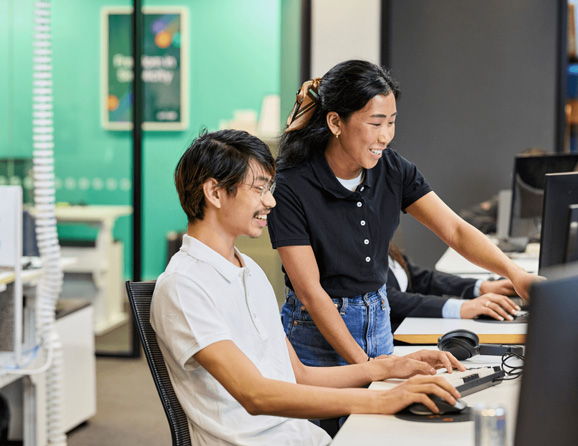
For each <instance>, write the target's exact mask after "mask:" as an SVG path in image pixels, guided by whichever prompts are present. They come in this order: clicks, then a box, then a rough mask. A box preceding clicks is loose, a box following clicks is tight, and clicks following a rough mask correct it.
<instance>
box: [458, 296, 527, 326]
mask: <svg viewBox="0 0 578 446" xmlns="http://www.w3.org/2000/svg"><path fill="white" fill-rule="evenodd" d="M519 309H520V307H518V306H517V305H516V304H515V303H514V302H513V301H512V300H511V299H510V298H508V297H506V296H502V295H500V294H494V293H486V294H483V295H482V296H480V297H476V298H475V299H471V300H466V301H465V302H464V303H463V304H462V308H461V310H460V317H461V318H462V319H473V318H475V317H476V316H479V315H481V314H486V315H488V316H491V317H493V318H494V319H498V320H501V321H503V320H504V319H507V320H509V321H511V320H512V319H513V318H512V314H513V315H515V314H516V311H517V310H519Z"/></svg>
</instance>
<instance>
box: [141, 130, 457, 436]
mask: <svg viewBox="0 0 578 446" xmlns="http://www.w3.org/2000/svg"><path fill="white" fill-rule="evenodd" d="M274 176H275V162H274V159H273V156H272V155H271V152H270V151H269V149H268V147H267V146H266V145H265V144H264V143H263V142H262V141H260V140H259V139H257V138H256V137H254V136H251V135H249V134H248V133H246V132H242V131H236V130H222V131H218V132H214V133H204V134H201V135H200V136H199V137H198V138H197V139H196V140H195V141H194V142H193V143H192V144H191V146H190V147H189V148H188V149H187V150H186V152H185V153H184V155H183V156H182V157H181V159H180V161H179V162H178V164H177V167H176V169H175V184H176V188H177V191H178V194H179V199H180V202H181V206H182V208H183V210H184V211H185V213H186V215H187V218H188V227H187V233H186V234H185V235H184V236H183V244H182V247H181V249H180V251H179V252H177V253H176V254H175V255H174V256H173V257H172V259H171V260H170V262H169V264H168V266H167V268H166V270H165V272H164V273H163V274H161V276H160V277H159V278H158V280H157V282H156V286H155V290H154V294H153V299H152V303H151V324H152V326H153V328H154V330H155V332H156V335H157V339H158V343H159V347H160V349H161V351H162V353H163V357H164V360H165V363H166V365H167V368H168V370H169V375H170V379H171V382H172V385H173V387H174V389H175V393H176V396H177V398H178V399H179V402H180V404H181V406H182V407H183V410H184V411H185V413H186V415H187V418H188V421H189V430H190V433H191V439H192V443H193V444H195V445H257V446H258V445H263V446H265V445H266V446H270V445H278V446H281V445H295V444H306V445H327V444H329V443H330V441H331V438H330V437H329V435H327V433H326V432H324V431H323V430H322V429H321V428H319V427H318V426H316V425H314V424H313V423H310V422H309V421H307V420H306V418H329V417H338V416H343V415H347V414H351V413H368V414H369V413H379V414H391V413H395V412H397V411H399V410H401V409H402V408H404V407H405V406H407V405H409V404H411V403H414V402H421V403H423V404H425V405H426V406H428V407H429V408H430V409H432V410H433V411H434V412H437V411H438V410H437V407H436V406H435V404H434V403H433V401H432V400H431V399H430V398H429V397H428V396H427V395H428V394H430V395H431V394H435V395H438V396H440V397H441V398H444V399H445V400H446V401H448V402H449V403H450V404H455V403H456V400H455V399H456V398H459V393H458V392H457V390H456V389H455V388H454V387H453V386H452V385H451V384H449V382H448V381H447V380H446V379H444V378H443V377H440V376H431V375H435V373H436V371H435V368H441V367H445V368H446V369H448V370H449V371H450V372H451V371H452V368H453V367H456V368H458V369H459V370H465V367H464V366H463V365H461V364H460V363H459V361H457V360H456V358H455V357H453V356H452V355H451V354H449V353H446V352H431V353H432V354H430V355H429V356H428V357H427V360H428V362H422V361H418V360H415V359H413V358H409V357H395V356H392V357H385V358H383V359H379V360H376V361H371V362H365V363H364V364H356V365H352V366H344V367H330V368H319V367H307V366H305V365H303V364H302V363H301V362H300V361H299V359H298V357H297V355H296V354H295V351H294V350H293V348H292V346H291V344H290V343H289V342H288V340H287V338H286V336H285V333H284V331H283V328H282V326H281V322H280V319H279V308H278V305H277V300H276V298H275V295H274V293H273V288H272V287H271V284H270V283H269V281H268V280H267V277H266V276H265V273H264V272H263V270H262V269H261V268H260V267H259V266H258V265H257V264H256V263H255V262H254V261H253V260H252V259H250V258H249V257H247V256H245V255H243V254H241V253H240V252H239V251H238V250H237V249H236V248H235V241H236V239H237V237H238V236H241V235H248V236H250V237H259V236H260V235H261V233H262V231H263V228H264V227H265V225H266V224H267V217H268V215H269V213H270V211H271V209H272V208H273V207H274V206H275V198H273V190H274V189H275V182H274V180H273V178H274ZM414 375H417V376H414ZM390 377H398V378H408V377H410V378H409V379H408V380H407V381H405V382H403V383H401V384H399V385H397V386H396V387H395V388H393V389H391V390H387V391H377V390H369V389H362V388H356V387H363V386H366V385H367V384H369V383H371V382H372V381H376V380H383V379H387V378H390Z"/></svg>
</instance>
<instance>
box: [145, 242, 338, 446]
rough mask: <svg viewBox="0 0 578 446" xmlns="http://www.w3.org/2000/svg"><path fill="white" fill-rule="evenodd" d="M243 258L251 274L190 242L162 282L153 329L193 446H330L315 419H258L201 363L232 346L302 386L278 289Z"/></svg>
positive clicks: (269, 373) (271, 373) (269, 372)
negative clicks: (208, 351) (202, 357)
mask: <svg viewBox="0 0 578 446" xmlns="http://www.w3.org/2000/svg"><path fill="white" fill-rule="evenodd" d="M241 256H242V258H243V262H244V265H245V266H244V267H243V268H239V267H237V266H235V265H233V264H232V263H231V262H229V261H228V260H226V259H225V258H224V257H223V256H221V255H220V254H218V253H217V252H216V251H214V250H212V249H210V248H209V247H208V246H206V245H204V244H203V243H201V242H200V241H198V240H197V239H195V238H193V237H190V236H188V235H185V236H184V237H183V245H182V247H181V249H180V251H179V252H178V253H177V254H175V255H174V256H173V258H172V259H171V261H170V263H169V265H168V266H167V268H166V270H165V272H164V273H163V274H161V276H160V277H159V278H158V280H157V283H156V287H155V292H154V295H153V301H152V306H151V324H152V326H153V328H154V329H155V332H156V333H157V338H158V342H159V346H160V348H161V350H162V352H163V356H164V358H165V362H166V364H167V368H168V370H169V374H170V377H171V381H172V383H173V386H174V388H175V393H176V395H177V397H178V399H179V401H180V403H181V405H182V407H183V409H184V411H185V412H186V414H187V417H188V419H189V430H190V431H191V439H192V441H193V444H199V445H205V444H207V445H231V444H234V445H264V446H265V445H267V446H270V445H276V446H278V445H279V446H280V445H302V444H308V445H327V444H329V443H330V442H331V438H330V437H329V436H328V435H327V434H326V433H325V431H323V430H322V429H320V428H319V427H317V426H315V425H314V424H312V423H310V422H309V421H307V420H299V419H294V418H283V417H276V416H269V415H257V416H254V415H250V414H249V413H248V412H247V411H246V410H245V409H244V408H243V407H242V406H241V405H240V404H239V403H238V402H237V401H236V400H235V399H234V398H233V397H232V396H231V395H230V394H229V392H227V391H226V390H225V388H224V387H223V386H222V385H221V384H220V383H219V382H218V381H217V380H216V379H214V378H213V377H212V376H211V375H210V374H209V373H208V372H207V371H206V370H205V369H204V368H202V367H201V366H200V365H199V364H198V363H197V362H196V361H195V360H194V359H193V355H194V354H195V353H197V352H199V351H200V350H202V349H203V348H205V347H207V346H209V345H211V344H213V343H214V342H218V341H222V340H231V341H233V342H234V343H235V345H236V346H237V347H239V349H241V350H242V351H243V353H244V354H245V355H247V357H248V358H249V359H250V360H251V361H252V362H253V364H255V366H256V367H257V368H258V369H259V371H260V372H261V374H262V375H263V376H265V377H267V378H271V379H277V380H282V381H287V382H292V383H294V382H295V375H294V373H293V368H292V367H291V361H290V359H289V351H288V349H287V345H286V341H285V333H284V331H283V328H282V326H281V319H280V315H279V309H278V307H277V301H276V299H275V294H274V292H273V288H272V287H271V284H270V283H269V281H268V280H267V276H266V275H265V273H264V272H263V270H262V269H261V268H260V267H259V266H258V265H257V264H256V263H255V262H254V261H253V260H252V259H251V258H249V257H247V256H245V255H242V254H241ZM231 367H235V364H231Z"/></svg>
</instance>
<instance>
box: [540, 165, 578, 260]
mask: <svg viewBox="0 0 578 446" xmlns="http://www.w3.org/2000/svg"><path fill="white" fill-rule="evenodd" d="M573 204H578V172H566V173H551V174H547V175H546V187H545V189H544V208H543V212H542V233H541V236H540V263H539V271H542V269H544V268H548V267H551V266H555V265H560V264H563V263H564V262H565V261H566V250H567V246H568V222H569V218H570V205H573Z"/></svg>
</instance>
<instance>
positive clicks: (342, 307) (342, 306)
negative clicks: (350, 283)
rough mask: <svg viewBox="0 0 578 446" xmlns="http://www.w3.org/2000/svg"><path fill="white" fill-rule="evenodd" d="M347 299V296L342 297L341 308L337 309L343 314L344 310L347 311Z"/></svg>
mask: <svg viewBox="0 0 578 446" xmlns="http://www.w3.org/2000/svg"><path fill="white" fill-rule="evenodd" d="M348 301H349V299H347V297H342V298H341V310H339V314H343V315H344V314H345V312H346V311H347V303H348Z"/></svg>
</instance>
